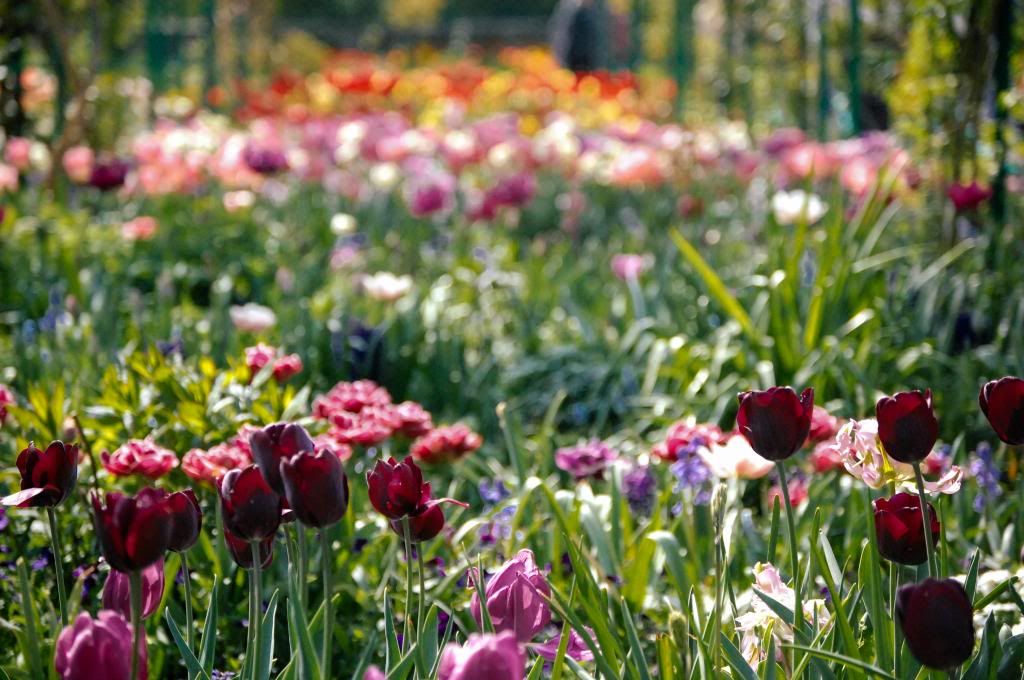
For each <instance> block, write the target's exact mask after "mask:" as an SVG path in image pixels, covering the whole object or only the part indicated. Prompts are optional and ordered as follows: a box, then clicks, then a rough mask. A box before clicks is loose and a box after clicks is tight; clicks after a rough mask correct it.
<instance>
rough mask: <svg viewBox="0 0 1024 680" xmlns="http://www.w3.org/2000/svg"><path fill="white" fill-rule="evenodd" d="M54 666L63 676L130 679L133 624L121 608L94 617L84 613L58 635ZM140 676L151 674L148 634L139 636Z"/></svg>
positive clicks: (82, 679) (71, 679) (69, 679)
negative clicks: (125, 616)
mask: <svg viewBox="0 0 1024 680" xmlns="http://www.w3.org/2000/svg"><path fill="white" fill-rule="evenodd" d="M55 651H56V654H55V655H54V667H55V668H56V670H57V674H58V675H59V676H60V677H61V680H92V679H93V678H96V677H97V673H100V674H101V675H102V677H103V678H104V680H129V678H130V677H131V674H132V628H131V626H130V625H129V624H128V622H127V621H126V620H125V619H124V617H123V616H121V615H120V614H119V613H117V612H113V611H101V612H100V613H99V614H97V615H96V618H95V619H93V618H92V617H90V616H89V615H88V614H85V613H82V614H79V615H78V617H77V618H76V619H75V620H74V622H73V623H72V624H71V625H70V626H68V627H67V628H65V629H64V630H62V631H61V633H60V637H58V638H57V646H56V650H55ZM138 655H139V675H138V677H139V680H146V678H147V677H148V674H149V672H148V664H147V662H146V636H144V635H143V636H140V637H139V648H138Z"/></svg>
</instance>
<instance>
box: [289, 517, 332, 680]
mask: <svg viewBox="0 0 1024 680" xmlns="http://www.w3.org/2000/svg"><path fill="white" fill-rule="evenodd" d="M295 534H296V535H297V536H298V538H299V569H298V571H299V573H298V574H296V575H295V578H297V579H298V581H299V584H298V585H299V603H300V604H301V605H302V606H303V608H305V606H306V595H307V593H306V569H308V568H309V547H308V546H307V545H306V527H304V526H302V525H301V524H299V523H297V522H296V526H295ZM325 677H326V676H325Z"/></svg>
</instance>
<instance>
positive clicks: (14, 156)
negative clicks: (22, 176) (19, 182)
mask: <svg viewBox="0 0 1024 680" xmlns="http://www.w3.org/2000/svg"><path fill="white" fill-rule="evenodd" d="M31 152H32V141H31V140H28V139H25V138H24V137H11V138H10V139H8V140H7V146H5V147H4V160H5V161H7V162H8V163H10V164H11V165H13V166H14V167H16V168H17V169H18V170H21V171H22V172H24V171H25V170H28V166H29V164H30V162H31V158H30V156H31Z"/></svg>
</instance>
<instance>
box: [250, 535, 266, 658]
mask: <svg viewBox="0 0 1024 680" xmlns="http://www.w3.org/2000/svg"><path fill="white" fill-rule="evenodd" d="M249 548H250V550H252V577H251V578H252V587H253V598H252V601H251V602H250V603H249V630H251V631H252V664H251V665H250V668H251V669H252V670H253V672H255V669H256V665H255V664H258V663H259V662H260V619H261V618H263V617H262V616H261V613H262V612H260V605H261V604H262V602H263V588H262V587H261V584H260V578H261V575H260V572H261V571H262V569H261V567H262V566H263V565H261V564H260V542H259V541H250V542H249Z"/></svg>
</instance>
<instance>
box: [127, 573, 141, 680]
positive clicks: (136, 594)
mask: <svg viewBox="0 0 1024 680" xmlns="http://www.w3.org/2000/svg"><path fill="white" fill-rule="evenodd" d="M128 582H129V583H130V584H131V598H132V599H131V603H132V630H133V631H134V634H133V635H132V680H137V678H138V677H139V641H140V640H141V639H142V574H141V573H140V572H138V571H133V572H131V573H130V574H128Z"/></svg>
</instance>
